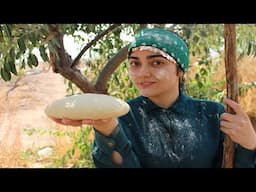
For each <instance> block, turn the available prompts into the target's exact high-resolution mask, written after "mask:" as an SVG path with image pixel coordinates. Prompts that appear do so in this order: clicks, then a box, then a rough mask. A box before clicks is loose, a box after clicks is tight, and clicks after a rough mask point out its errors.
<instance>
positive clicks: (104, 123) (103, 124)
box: [51, 118, 118, 136]
mask: <svg viewBox="0 0 256 192" xmlns="http://www.w3.org/2000/svg"><path fill="white" fill-rule="evenodd" d="M51 119H52V120H53V121H55V122H56V123H60V124H62V125H70V126H82V125H83V124H87V125H92V126H93V127H94V128H95V129H96V130H97V131H99V132H100V133H102V134H103V135H106V136H108V135H110V134H111V133H112V132H113V131H114V130H115V128H116V126H117V124H118V120H117V118H108V119H97V120H94V119H81V120H72V119H66V118H63V119H58V118H51Z"/></svg>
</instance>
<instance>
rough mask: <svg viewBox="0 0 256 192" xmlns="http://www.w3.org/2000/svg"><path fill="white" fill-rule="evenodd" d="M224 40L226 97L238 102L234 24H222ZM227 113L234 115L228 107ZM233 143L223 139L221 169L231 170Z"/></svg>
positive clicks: (226, 136)
mask: <svg viewBox="0 0 256 192" xmlns="http://www.w3.org/2000/svg"><path fill="white" fill-rule="evenodd" d="M224 39H225V68H226V87H227V97H228V98H229V99H232V100H233V101H236V102H238V82H237V64H236V26H235V24H224ZM227 112H228V113H232V114H234V113H235V112H234V111H233V109H231V108H230V107H227ZM233 161H234V143H233V141H232V140H231V139H230V137H229V136H228V135H225V138H224V152H223V167H224V168H233Z"/></svg>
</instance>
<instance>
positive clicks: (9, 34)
mask: <svg viewBox="0 0 256 192" xmlns="http://www.w3.org/2000/svg"><path fill="white" fill-rule="evenodd" d="M3 29H4V33H5V34H6V36H7V37H8V38H12V30H11V25H10V24H6V25H3Z"/></svg>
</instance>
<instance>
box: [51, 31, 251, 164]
mask: <svg viewBox="0 0 256 192" xmlns="http://www.w3.org/2000/svg"><path fill="white" fill-rule="evenodd" d="M188 58H189V50H188V47H187V45H186V43H185V42H184V40H183V39H182V38H180V37H179V36H178V35H176V34H175V33H172V32H170V31H167V30H164V29H160V28H153V29H144V30H142V31H141V32H140V33H139V34H138V35H137V36H136V38H135V40H134V41H133V42H132V43H131V44H130V47H129V50H128V60H129V77H130V78H131V80H132V82H133V83H134V85H135V87H136V88H137V89H138V90H139V91H140V94H141V96H139V97H137V98H135V99H132V100H130V101H128V103H129V105H130V108H131V109H130V112H129V113H128V114H127V115H124V116H122V117H119V118H111V119H99V120H90V119H85V120H80V121H72V120H69V119H55V121H56V122H58V123H62V124H65V125H74V126H79V125H82V124H90V125H93V126H94V130H95V140H94V145H93V159H94V162H95V165H96V167H221V164H222V156H223V138H224V133H225V134H227V135H229V136H230V138H231V139H232V140H233V141H234V142H235V143H236V148H235V162H234V166H235V167H255V158H256V157H255V149H256V133H255V131H254V129H253V126H252V124H251V122H250V120H249V117H248V116H247V115H246V113H245V112H244V111H243V110H242V108H241V107H240V105H239V104H237V103H236V102H234V101H232V100H229V99H224V103H225V104H226V105H228V106H229V107H231V108H232V109H233V110H234V111H235V114H228V113H225V112H224V107H223V106H222V105H221V104H219V103H216V102H212V101H205V100H199V99H193V98H191V97H189V96H187V95H185V93H184V91H183V89H182V86H183V82H182V80H183V74H184V73H185V72H186V70H187V69H188V64H189V59H188Z"/></svg>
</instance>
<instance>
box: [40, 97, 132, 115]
mask: <svg viewBox="0 0 256 192" xmlns="http://www.w3.org/2000/svg"><path fill="white" fill-rule="evenodd" d="M129 110H130V107H129V105H128V104H127V103H126V102H125V101H123V100H121V99H118V98H115V97H112V96H110V95H105V94H96V93H85V94H81V95H72V96H68V97H65V98H62V99H58V100H55V101H54V102H52V103H51V104H49V105H48V106H47V107H46V108H45V113H46V115H47V116H48V117H54V118H68V119H73V120H81V119H106V118H111V117H119V116H122V115H125V114H126V113H128V112H129Z"/></svg>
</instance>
